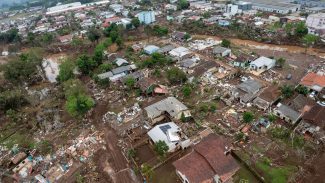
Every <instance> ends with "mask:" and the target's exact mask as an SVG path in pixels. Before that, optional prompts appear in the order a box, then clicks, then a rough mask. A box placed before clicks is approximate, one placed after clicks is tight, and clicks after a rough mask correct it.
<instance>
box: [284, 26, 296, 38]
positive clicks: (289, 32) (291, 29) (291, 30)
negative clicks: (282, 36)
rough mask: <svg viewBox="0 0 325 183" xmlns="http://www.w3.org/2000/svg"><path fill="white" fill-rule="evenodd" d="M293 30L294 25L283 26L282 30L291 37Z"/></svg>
mask: <svg viewBox="0 0 325 183" xmlns="http://www.w3.org/2000/svg"><path fill="white" fill-rule="evenodd" d="M293 28H294V25H293V23H287V24H286V25H285V26H284V30H285V32H286V34H287V35H288V36H292V34H293Z"/></svg>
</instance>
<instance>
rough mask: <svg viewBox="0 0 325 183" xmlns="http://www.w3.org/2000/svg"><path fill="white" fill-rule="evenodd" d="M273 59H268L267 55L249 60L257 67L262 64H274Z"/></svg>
mask: <svg viewBox="0 0 325 183" xmlns="http://www.w3.org/2000/svg"><path fill="white" fill-rule="evenodd" d="M274 64H275V60H274V59H270V58H267V57H260V58H258V59H256V60H254V61H253V62H251V65H256V66H257V67H262V66H274Z"/></svg>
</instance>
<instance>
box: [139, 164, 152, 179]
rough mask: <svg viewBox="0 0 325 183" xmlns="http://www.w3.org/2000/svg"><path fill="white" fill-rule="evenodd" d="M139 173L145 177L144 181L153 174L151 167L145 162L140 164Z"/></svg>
mask: <svg viewBox="0 0 325 183" xmlns="http://www.w3.org/2000/svg"><path fill="white" fill-rule="evenodd" d="M141 173H142V174H143V176H144V177H145V178H146V181H147V182H149V181H150V180H151V179H152V177H153V174H154V171H153V169H152V167H151V166H150V165H148V164H146V163H144V164H142V165H141Z"/></svg>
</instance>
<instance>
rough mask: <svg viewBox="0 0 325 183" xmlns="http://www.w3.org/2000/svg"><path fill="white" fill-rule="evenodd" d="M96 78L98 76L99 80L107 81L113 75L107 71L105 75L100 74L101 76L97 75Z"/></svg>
mask: <svg viewBox="0 0 325 183" xmlns="http://www.w3.org/2000/svg"><path fill="white" fill-rule="evenodd" d="M97 76H98V78H99V79H107V78H109V77H112V76H113V73H112V72H111V71H109V72H105V73H102V74H98V75H97Z"/></svg>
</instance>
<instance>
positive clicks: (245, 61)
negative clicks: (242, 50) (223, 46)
mask: <svg viewBox="0 0 325 183" xmlns="http://www.w3.org/2000/svg"><path fill="white" fill-rule="evenodd" d="M254 60H255V59H254V57H253V56H251V55H246V54H241V55H239V56H238V57H237V58H236V59H235V60H233V61H232V62H231V64H232V66H234V67H239V68H247V67H248V66H250V65H249V64H250V63H251V62H252V61H254Z"/></svg>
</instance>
